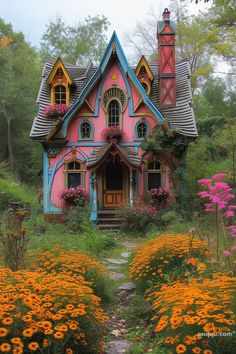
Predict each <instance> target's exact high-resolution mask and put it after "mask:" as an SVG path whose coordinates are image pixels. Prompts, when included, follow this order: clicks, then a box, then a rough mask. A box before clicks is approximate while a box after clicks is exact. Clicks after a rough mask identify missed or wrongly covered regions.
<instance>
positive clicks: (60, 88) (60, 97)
mask: <svg viewBox="0 0 236 354" xmlns="http://www.w3.org/2000/svg"><path fill="white" fill-rule="evenodd" d="M54 102H55V103H56V104H67V102H66V87H65V86H64V85H56V86H55V87H54Z"/></svg>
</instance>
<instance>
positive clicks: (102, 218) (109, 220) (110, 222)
mask: <svg viewBox="0 0 236 354" xmlns="http://www.w3.org/2000/svg"><path fill="white" fill-rule="evenodd" d="M122 221H123V218H121V217H120V216H118V215H117V210H116V209H101V210H99V211H98V222H97V225H98V228H99V230H103V231H119V230H120V226H121V223H122Z"/></svg>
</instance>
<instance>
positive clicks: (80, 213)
mask: <svg viewBox="0 0 236 354" xmlns="http://www.w3.org/2000/svg"><path fill="white" fill-rule="evenodd" d="M64 221H65V223H66V225H67V226H68V228H69V229H70V230H71V231H73V232H82V233H83V232H86V231H89V230H90V229H91V222H90V220H89V208H88V206H84V207H81V206H74V207H71V208H70V209H69V210H68V211H67V213H66V214H65V216H64Z"/></svg>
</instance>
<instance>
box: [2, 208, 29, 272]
mask: <svg viewBox="0 0 236 354" xmlns="http://www.w3.org/2000/svg"><path fill="white" fill-rule="evenodd" d="M28 214H29V211H28V210H23V209H22V210H17V209H16V210H14V209H12V210H11V211H9V212H8V213H7V214H6V216H5V218H4V219H3V222H2V227H1V230H0V241H1V243H2V244H3V252H4V263H5V266H6V267H9V268H10V269H12V270H13V271H16V270H18V269H22V268H23V266H24V256H25V252H26V243H27V239H26V228H25V227H23V221H24V219H25V218H26V216H27V215H28Z"/></svg>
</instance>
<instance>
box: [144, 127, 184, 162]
mask: <svg viewBox="0 0 236 354" xmlns="http://www.w3.org/2000/svg"><path fill="white" fill-rule="evenodd" d="M187 146H188V139H187V138H186V137H185V136H183V135H181V134H179V133H178V131H176V130H173V129H168V130H167V131H165V130H163V129H160V127H156V128H155V130H154V136H153V137H150V138H148V139H146V141H144V142H143V144H142V149H143V150H144V151H146V152H148V151H152V152H158V151H160V150H161V151H165V152H172V153H174V154H175V155H176V156H178V157H180V156H181V155H182V154H183V153H184V151H185V150H186V148H187Z"/></svg>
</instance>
